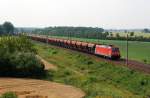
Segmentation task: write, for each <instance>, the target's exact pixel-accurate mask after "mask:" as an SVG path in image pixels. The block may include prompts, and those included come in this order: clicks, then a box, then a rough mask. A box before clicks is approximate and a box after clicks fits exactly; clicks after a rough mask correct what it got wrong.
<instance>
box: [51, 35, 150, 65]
mask: <svg viewBox="0 0 150 98" xmlns="http://www.w3.org/2000/svg"><path fill="white" fill-rule="evenodd" d="M53 37H56V38H59V37H58V36H53ZM61 38H67V37H61ZM72 40H80V41H85V42H95V43H100V44H112V45H116V46H118V47H119V48H120V52H121V56H122V58H126V54H127V51H126V41H120V40H97V39H88V38H87V39H86V38H72ZM128 49H129V59H131V60H137V61H140V62H144V63H148V64H150V42H139V41H129V46H128Z"/></svg>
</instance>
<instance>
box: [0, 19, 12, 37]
mask: <svg viewBox="0 0 150 98" xmlns="http://www.w3.org/2000/svg"><path fill="white" fill-rule="evenodd" d="M13 33H14V25H13V24H12V23H11V22H7V21H6V22H4V23H3V24H2V25H0V35H2V34H6V35H7V34H13Z"/></svg>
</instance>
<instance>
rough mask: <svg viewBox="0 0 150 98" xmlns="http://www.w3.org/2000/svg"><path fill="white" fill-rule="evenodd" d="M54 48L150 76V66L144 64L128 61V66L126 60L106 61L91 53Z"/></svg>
mask: <svg viewBox="0 0 150 98" xmlns="http://www.w3.org/2000/svg"><path fill="white" fill-rule="evenodd" d="M52 47H55V48H62V49H65V50H67V51H78V52H80V53H82V54H84V55H87V56H90V57H92V58H95V59H96V60H99V61H104V62H109V63H111V64H113V65H121V66H125V67H128V68H130V69H133V70H137V71H140V72H143V73H146V74H150V64H144V63H142V62H139V61H134V60H128V65H127V64H126V59H120V60H111V59H106V58H103V57H99V56H96V55H94V54H89V53H86V52H83V51H79V50H73V49H70V48H64V47H60V46H55V45H52Z"/></svg>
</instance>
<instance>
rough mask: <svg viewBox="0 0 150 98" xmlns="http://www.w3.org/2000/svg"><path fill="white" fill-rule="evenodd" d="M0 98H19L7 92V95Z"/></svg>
mask: <svg viewBox="0 0 150 98" xmlns="http://www.w3.org/2000/svg"><path fill="white" fill-rule="evenodd" d="M0 98H18V97H17V95H16V94H15V93H13V92H7V93H4V94H3V95H2V96H1V97H0Z"/></svg>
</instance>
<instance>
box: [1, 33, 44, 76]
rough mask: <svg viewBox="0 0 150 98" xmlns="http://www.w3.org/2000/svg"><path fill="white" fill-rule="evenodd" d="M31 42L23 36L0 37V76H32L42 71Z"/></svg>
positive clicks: (42, 66) (41, 65)
mask: <svg viewBox="0 0 150 98" xmlns="http://www.w3.org/2000/svg"><path fill="white" fill-rule="evenodd" d="M35 54H36V50H35V48H34V46H33V44H32V43H31V42H30V41H29V40H28V39H27V38H26V37H24V36H21V37H18V36H17V37H16V36H4V37H0V69H1V70H0V76H33V75H36V76H37V75H40V74H42V73H43V72H44V65H43V64H42V62H41V61H40V60H39V59H38V58H37V57H36V55H35Z"/></svg>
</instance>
